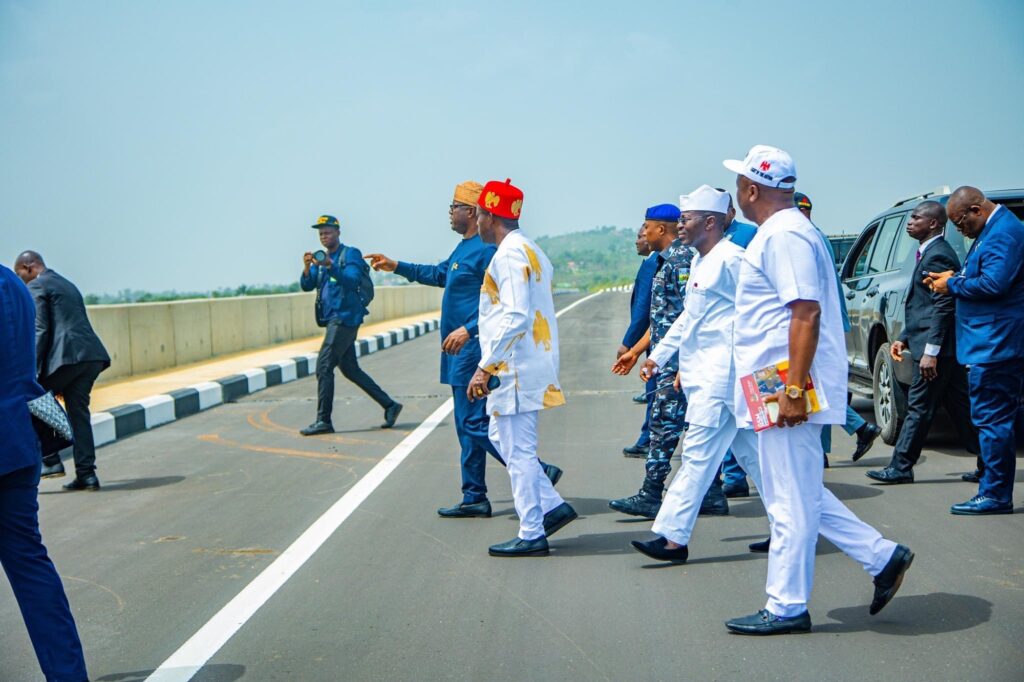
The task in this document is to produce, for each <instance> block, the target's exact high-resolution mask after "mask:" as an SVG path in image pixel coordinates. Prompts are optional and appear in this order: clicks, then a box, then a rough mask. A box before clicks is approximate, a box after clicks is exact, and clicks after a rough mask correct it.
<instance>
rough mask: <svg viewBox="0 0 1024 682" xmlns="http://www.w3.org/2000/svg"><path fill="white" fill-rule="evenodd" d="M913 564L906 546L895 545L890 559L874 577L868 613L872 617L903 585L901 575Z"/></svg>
mask: <svg viewBox="0 0 1024 682" xmlns="http://www.w3.org/2000/svg"><path fill="white" fill-rule="evenodd" d="M912 563H914V553H913V552H911V551H910V548H909V547H907V546H906V545H896V549H895V550H893V553H892V557H890V558H889V562H888V563H887V564H886V565H885V568H883V569H882V572H881V573H879V574H878V575H876V576H875V595H874V597H872V598H871V606H870V607H869V608H868V613H870V614H871V615H872V616H873V615H875V614H876V613H878V612H879V611H881V610H882V609H884V608H885V605H886V604H888V603H889V602H890V601H891V600H892V598H893V596H894V595H895V594H896V590H898V589H900V585H902V584H903V575H904V574H905V573H906V572H907V569H909V568H910V564H912Z"/></svg>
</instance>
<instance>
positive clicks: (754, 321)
mask: <svg viewBox="0 0 1024 682" xmlns="http://www.w3.org/2000/svg"><path fill="white" fill-rule="evenodd" d="M798 300H804V301H817V302H818V304H819V305H820V306H821V325H820V331H819V335H818V348H817V351H816V352H815V354H814V360H813V362H812V363H811V375H812V376H813V377H814V379H815V381H816V382H817V384H819V389H820V390H822V391H823V392H824V394H825V398H826V400H827V401H828V405H829V408H828V409H827V410H824V411H822V412H819V413H817V414H813V415H811V416H810V422H811V423H814V424H842V423H844V422H845V421H846V382H847V371H848V370H847V358H846V337H845V335H844V333H843V320H842V313H841V312H840V307H839V291H838V288H837V287H836V274H835V266H834V265H833V262H832V259H831V258H829V255H828V250H827V249H826V248H825V244H824V243H823V241H822V239H821V236H820V235H818V233H817V232H815V228H814V225H812V224H811V221H809V220H807V218H805V217H804V215H803V214H802V213H800V211H799V209H797V208H791V209H787V210H785V211H779V212H778V213H776V214H775V215H773V216H772V217H771V218H769V219H768V220H767V221H765V222H764V224H762V225H761V226H760V227H758V230H757V234H756V235H755V236H754V239H753V240H752V241H751V242H750V244H749V245H748V246H747V249H746V251H745V252H744V254H743V265H742V267H741V268H740V279H739V285H738V287H737V291H736V333H735V339H736V341H735V361H736V376H737V377H743V376H746V375H748V374H750V373H751V372H753V371H754V370H755V369H760V368H762V367H766V366H768V365H771V364H773V363H777V362H780V361H782V360H786V359H788V358H789V324H790V319H791V317H792V313H791V311H790V309H789V308H788V307H787V306H788V305H789V304H790V303H793V302H794V301H798ZM735 388H736V415H737V422H738V423H739V424H740V425H741V426H745V425H749V424H750V414H749V411H748V410H747V407H746V402H745V401H744V400H743V394H742V392H741V390H740V388H739V382H738V381H737V383H736V387H735Z"/></svg>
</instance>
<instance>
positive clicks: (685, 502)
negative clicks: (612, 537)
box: [651, 409, 761, 545]
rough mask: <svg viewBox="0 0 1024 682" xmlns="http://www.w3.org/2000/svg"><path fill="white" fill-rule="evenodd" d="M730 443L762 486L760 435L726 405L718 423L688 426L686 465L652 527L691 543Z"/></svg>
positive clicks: (673, 484)
mask: <svg viewBox="0 0 1024 682" xmlns="http://www.w3.org/2000/svg"><path fill="white" fill-rule="evenodd" d="M730 446H731V447H732V453H733V454H734V455H735V456H736V461H737V462H739V465H740V466H741V467H743V470H744V471H745V472H747V475H748V476H750V478H752V479H753V480H754V485H755V486H757V489H758V490H761V468H760V467H759V466H758V463H757V436H756V435H755V434H754V431H753V429H738V428H736V417H734V416H733V414H732V413H731V412H730V411H729V410H728V409H723V410H722V411H721V416H720V417H719V423H718V426H698V425H696V424H690V427H689V429H687V431H686V435H685V436H683V455H682V459H683V462H682V466H681V467H680V468H679V471H678V472H677V473H676V477H675V478H674V479H672V485H670V486H669V488H668V492H667V493H665V499H664V500H663V501H662V503H661V510H660V511H659V512H658V518H656V519H655V520H654V526H653V527H652V528H651V530H653V531H654V532H655V533H657V534H658V535H660V536H661V537H663V538H667V539H669V540H671V541H672V542H675V543H677V544H680V545H688V544H689V543H690V536H691V534H692V533H693V525H694V524H695V523H696V522H697V514H698V512H700V504H701V502H702V501H703V500H704V495H705V494H706V493H707V491H708V488H710V487H711V481H712V480H713V479H714V477H715V476H716V475H717V474H718V467H719V466H720V465H721V464H722V460H723V459H725V453H726V452H727V451H728V450H729V448H730Z"/></svg>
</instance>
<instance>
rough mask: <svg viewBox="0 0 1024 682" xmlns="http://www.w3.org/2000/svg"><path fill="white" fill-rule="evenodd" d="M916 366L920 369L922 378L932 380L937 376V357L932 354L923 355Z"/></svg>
mask: <svg viewBox="0 0 1024 682" xmlns="http://www.w3.org/2000/svg"><path fill="white" fill-rule="evenodd" d="M918 368H919V369H920V370H921V378H922V379H924V380H925V381H932V380H933V379H935V377H937V376H939V359H938V358H937V357H935V356H934V355H923V356H921V364H920V365H919V367H918Z"/></svg>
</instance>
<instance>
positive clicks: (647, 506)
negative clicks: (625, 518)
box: [608, 490, 661, 519]
mask: <svg viewBox="0 0 1024 682" xmlns="http://www.w3.org/2000/svg"><path fill="white" fill-rule="evenodd" d="M608 506H609V507H611V508H612V509H614V510H615V511H617V512H622V513H623V514H629V515H630V516H642V517H644V518H645V519H654V518H657V516H658V510H660V509H661V500H660V499H659V498H657V497H654V496H652V495H648V494H647V493H646V492H645V491H643V490H641V491H640V492H638V493H637V494H636V495H633V496H632V497H623V498H621V499H618V500H612V501H611V502H609V503H608Z"/></svg>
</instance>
